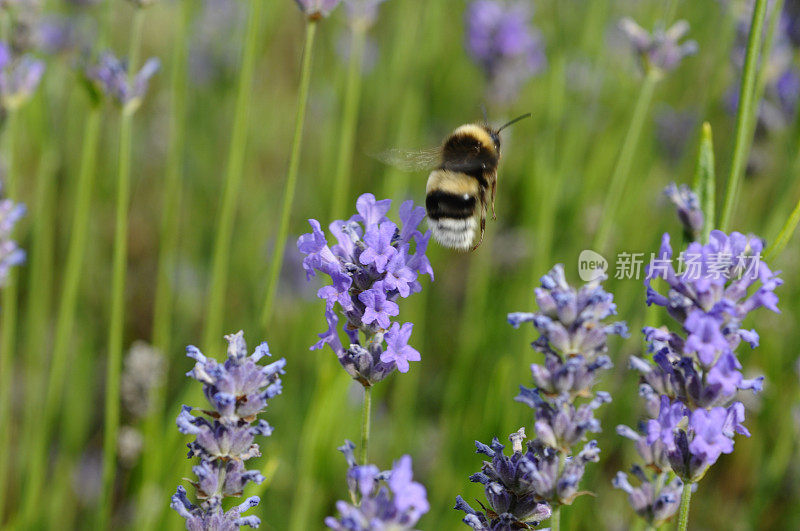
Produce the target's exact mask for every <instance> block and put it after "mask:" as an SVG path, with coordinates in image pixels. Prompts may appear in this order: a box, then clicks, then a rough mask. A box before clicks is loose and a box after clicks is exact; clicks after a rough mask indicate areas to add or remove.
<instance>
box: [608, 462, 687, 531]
mask: <svg viewBox="0 0 800 531" xmlns="http://www.w3.org/2000/svg"><path fill="white" fill-rule="evenodd" d="M631 475H632V476H633V477H634V478H636V479H637V480H638V482H639V485H638V486H633V485H631V483H630V481H629V480H628V475H627V474H626V473H625V472H617V475H616V477H615V478H614V479H613V481H612V482H611V483H612V485H614V488H617V489H620V490H623V491H625V492H626V493H628V502H629V503H630V504H631V507H632V508H633V510H634V512H636V514H637V515H639V516H640V517H642V518H643V519H644V520H645V521H646V522H647V523H648V524H650V525H651V526H653V527H659V526H660V525H661V524H663V523H665V522H666V521H668V520H669V519H670V518H672V517H673V516H674V515H675V513H677V512H678V508H679V507H680V505H681V490H682V489H683V482H682V481H681V480H680V478H673V479H672V481H670V482H669V483H666V479H663V480H662V485H663V486H661V487H660V488H659V487H658V482H657V481H655V480H654V479H651V478H649V477H648V476H647V474H646V473H645V471H644V470H643V469H642V468H641V467H639V466H634V467H633V468H632V470H631ZM663 483H666V484H663Z"/></svg>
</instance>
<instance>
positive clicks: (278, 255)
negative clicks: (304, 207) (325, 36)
mask: <svg viewBox="0 0 800 531" xmlns="http://www.w3.org/2000/svg"><path fill="white" fill-rule="evenodd" d="M316 31H317V21H316V20H309V21H308V22H306V42H305V47H304V48H303V65H302V70H301V74H300V91H299V93H298V97H297V98H298V100H297V118H296V121H295V128H294V139H293V140H292V153H291V156H290V158H289V172H288V174H287V176H286V189H285V191H284V194H283V206H282V208H281V218H280V222H279V225H278V235H277V237H276V238H275V246H274V247H273V250H272V263H271V264H270V270H269V279H268V281H267V295H266V298H265V300H264V309H263V310H262V312H261V325H262V327H264V328H266V327H267V325H268V324H269V320H270V318H271V317H272V305H273V301H274V299H275V292H276V291H277V289H278V277H279V276H280V272H281V266H282V265H283V253H284V251H285V249H286V239H287V238H288V237H289V219H290V218H291V212H292V203H293V202H294V191H295V188H296V186H297V173H298V171H299V169H300V151H301V149H300V148H301V146H302V142H303V123H304V122H305V119H306V104H307V102H308V89H309V86H310V85H311V62H312V61H311V60H312V58H313V49H314V35H315V34H316Z"/></svg>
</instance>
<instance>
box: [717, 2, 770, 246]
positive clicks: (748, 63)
mask: <svg viewBox="0 0 800 531" xmlns="http://www.w3.org/2000/svg"><path fill="white" fill-rule="evenodd" d="M766 12H767V0H756V4H755V7H754V8H753V18H752V23H751V26H750V37H749V38H748V41H747V55H746V57H745V61H744V75H743V77H742V86H741V88H740V90H739V110H738V112H737V114H736V142H735V144H734V148H733V162H732V163H731V172H730V176H729V177H728V186H727V188H726V190H725V203H724V205H723V207H722V217H721V219H720V228H721V229H722V230H723V231H724V232H727V231H728V230H729V229H730V224H731V217H732V216H733V209H734V207H735V206H736V201H737V199H738V195H739V188H740V187H741V180H742V175H743V174H744V169H745V165H746V163H747V157H748V155H749V153H750V145H751V143H752V140H753V131H752V127H751V125H750V124H751V121H752V120H753V114H754V113H755V107H756V106H757V105H758V102H757V101H754V97H753V96H754V93H753V92H754V91H753V87H754V86H755V82H756V71H757V68H758V57H759V50H760V48H761V34H762V32H763V29H764V19H765V17H766Z"/></svg>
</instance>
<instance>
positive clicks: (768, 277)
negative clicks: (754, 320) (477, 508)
mask: <svg viewBox="0 0 800 531" xmlns="http://www.w3.org/2000/svg"><path fill="white" fill-rule="evenodd" d="M668 193H669V194H670V195H672V196H673V197H674V198H676V199H677V200H676V201H675V202H676V204H677V205H678V212H679V217H680V218H681V221H683V222H684V223H685V224H690V223H687V220H690V219H691V215H692V214H691V213H690V212H688V211H691V210H698V209H697V206H696V204H694V206H692V205H693V203H696V198H692V197H691V195H690V192H689V191H688V190H687V189H684V190H682V191H681V190H678V189H677V188H676V187H675V186H674V185H673V186H672V187H671V188H670V190H669V192H668ZM698 212H699V210H698ZM762 246H763V244H762V242H761V240H759V239H758V238H754V237H748V236H745V235H743V234H740V233H738V232H734V233H731V234H730V235H727V234H725V233H723V232H721V231H718V230H715V231H712V232H711V238H710V241H709V243H707V244H705V245H702V244H700V243H698V242H692V243H690V244H689V245H688V247H687V249H686V251H685V252H684V253H681V255H680V257H679V261H680V264H681V270H680V271H676V270H675V269H674V267H673V265H672V255H673V252H672V247H671V246H670V238H669V235H668V234H664V236H663V238H662V242H661V249H660V250H659V252H658V256H657V258H654V259H653V260H652V261H651V263H650V265H649V266H648V268H647V278H646V280H645V285H646V287H647V298H646V302H647V304H648V305H650V304H656V305H658V306H663V307H664V308H666V310H667V312H668V313H669V314H670V315H671V316H672V317H673V318H674V319H675V320H676V321H677V322H678V324H679V325H680V326H679V328H678V331H673V330H670V329H669V328H667V327H661V328H653V327H645V328H644V330H643V333H644V336H645V341H646V342H647V344H648V350H649V351H650V352H651V353H652V354H653V361H652V362H650V361H649V360H645V359H642V358H639V357H635V356H634V357H632V358H631V360H630V365H631V368H633V369H635V370H637V371H638V372H639V373H640V374H641V384H640V388H639V389H640V393H639V394H640V395H641V396H642V397H644V398H645V400H646V403H647V410H648V413H649V415H651V416H654V417H656V418H650V419H649V420H648V421H647V422H646V423H645V424H644V429H643V430H642V431H644V432H646V435H640V434H639V433H637V432H635V431H634V430H632V429H630V428H628V427H626V426H619V427H618V428H617V431H618V432H619V433H620V434H621V435H623V436H625V437H627V438H629V439H632V440H634V441H636V448H637V451H638V452H639V454H640V456H641V457H642V460H643V461H644V465H645V466H646V467H647V469H649V470H651V471H652V472H651V474H650V475H648V473H646V472H645V471H644V469H643V468H642V467H641V466H638V465H636V466H634V467H633V475H634V476H635V477H636V478H638V480H639V486H638V487H634V486H633V485H631V484H630V482H629V481H628V479H627V476H626V475H625V474H624V473H622V472H620V473H619V474H618V475H617V478H616V479H615V480H614V482H613V483H614V486H615V487H617V488H620V489H622V490H624V491H625V492H627V493H628V497H629V501H630V503H631V505H632V506H633V508H634V510H635V511H636V513H637V514H638V515H639V516H641V517H642V518H644V519H645V520H646V521H647V522H648V523H649V524H650V525H653V526H658V525H660V524H661V523H663V522H665V521H666V520H667V519H669V518H670V517H672V515H674V513H675V512H676V511H677V509H678V506H679V505H680V501H679V494H678V492H679V490H681V489H682V488H683V483H686V482H689V483H695V482H697V481H699V480H700V479H702V478H703V476H704V475H705V474H706V472H707V471H708V469H709V467H710V466H711V465H713V464H714V463H715V462H716V461H717V460H718V459H719V457H720V455H722V454H726V453H731V452H732V451H733V447H734V435H735V434H736V433H739V434H742V435H745V436H749V435H750V433H749V432H748V431H747V429H746V428H745V427H744V426H743V424H742V423H743V422H744V417H745V411H744V405H743V404H742V403H741V402H738V401H735V398H736V394H737V392H738V391H740V390H752V391H753V392H757V391H759V390H760V389H761V385H762V380H763V377H759V378H755V379H751V380H748V379H745V378H744V377H743V375H742V373H741V368H742V367H741V364H740V363H739V360H738V358H737V357H736V353H735V350H736V348H737V347H738V346H739V344H740V343H741V341H742V340H744V341H745V342H746V343H749V344H750V346H751V347H753V348H755V347H756V346H757V345H758V334H757V333H756V331H755V330H746V329H744V328H742V322H743V320H744V319H745V317H746V316H747V315H748V314H749V313H750V312H751V311H753V310H755V309H757V308H761V307H765V308H769V309H771V310H773V311H775V312H777V311H778V308H777V303H778V298H777V296H776V295H775V289H776V288H777V287H778V286H780V285H781V284H782V281H781V279H780V278H778V273H773V272H772V271H771V270H770V269H769V267H768V266H767V264H765V263H764V262H763V261H761V254H760V253H761V250H762ZM653 278H662V279H663V280H664V281H665V283H666V284H667V286H668V293H667V294H666V295H664V294H662V293H659V292H658V291H656V290H655V289H654V288H653V287H652V285H651V281H652V279H653ZM670 469H671V472H674V473H675V474H676V475H677V478H676V479H675V480H674V481H672V482H671V483H669V484H667V483H666V479H667V477H668V475H669V473H670Z"/></svg>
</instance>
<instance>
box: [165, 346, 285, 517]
mask: <svg viewBox="0 0 800 531" xmlns="http://www.w3.org/2000/svg"><path fill="white" fill-rule="evenodd" d="M225 339H227V341H228V359H227V360H225V362H224V363H218V362H217V361H216V360H214V359H212V358H207V357H206V356H204V355H203V354H202V353H201V352H200V351H199V350H198V349H197V348H196V347H193V346H189V347H187V349H186V351H187V355H188V356H189V357H191V358H194V359H195V360H196V363H195V366H194V368H193V369H192V370H191V371H189V372H188V373H187V376H189V377H191V378H194V379H195V380H197V381H198V382H200V383H202V384H203V393H204V394H205V396H206V398H207V399H208V402H209V404H210V405H211V407H212V408H213V410H214V411H213V412H208V411H205V410H195V409H194V408H192V407H189V406H183V407H182V408H181V412H180V414H179V415H178V418H177V420H176V423H177V425H178V430H179V431H180V432H181V433H184V434H187V435H194V436H195V440H194V441H192V442H191V443H189V444H188V445H187V446H188V447H189V457H190V458H192V457H198V458H199V459H200V462H199V464H197V465H195V466H194V467H192V471H193V472H194V474H195V476H197V481H196V482H193V483H192V484H193V485H194V487H195V495H196V497H197V499H198V500H199V501H200V505H199V506H198V505H195V504H192V503H191V502H190V501H189V499H188V498H187V496H186V490H185V489H184V488H183V487H182V486H178V491H177V493H176V494H174V495H173V496H172V504H171V505H170V506H171V507H172V508H173V509H174V510H175V511H177V512H178V514H180V515H181V516H183V517H184V518H185V519H186V528H187V529H189V530H206V529H215V530H217V529H220V530H223V529H224V530H231V531H233V530H235V529H238V528H239V527H240V526H243V525H248V526H251V527H258V526H259V524H260V520H259V519H258V518H257V517H255V516H248V517H244V518H242V517H240V513H242V512H244V511H246V510H247V509H249V508H251V507H255V506H256V505H257V504H258V502H259V499H258V497H256V496H254V497H252V498H248V499H247V501H246V502H245V503H244V504H242V505H239V506H238V507H234V508H233V509H230V510H229V511H227V512H224V511H223V510H222V501H223V499H224V498H226V497H230V496H241V495H242V492H243V491H244V488H245V486H246V485H247V483H249V482H251V481H252V482H254V483H257V484H258V483H261V482H262V481H264V477H263V476H262V475H261V474H260V473H259V471H258V470H246V469H245V466H244V461H246V460H248V459H251V458H253V457H259V456H260V455H261V452H260V449H259V447H258V444H257V443H256V442H255V437H256V436H263V437H268V436H270V435H271V434H272V427H271V426H270V425H269V424H268V423H267V422H266V421H265V420H259V419H258V418H257V415H258V414H259V413H260V412H261V411H263V409H264V408H265V407H266V406H267V400H269V399H271V398H273V397H275V396H277V395H278V394H280V393H281V380H280V375H281V374H283V372H284V371H283V368H284V366H285V365H286V360H285V359H280V360H278V361H276V362H273V363H271V364H268V365H259V364H258V362H259V361H260V360H261V359H262V358H263V357H264V356H270V352H269V348H268V347H267V344H266V343H261V344H260V345H259V346H258V347H256V349H255V351H254V352H253V354H250V355H248V353H247V345H246V344H245V341H244V336H243V333H242V332H241V331H239V332H238V333H236V334H230V335H227V336H225ZM193 411H200V412H202V413H205V414H206V415H207V416H205V417H204V416H199V415H198V416H195V415H193V414H192V412H193ZM253 422H255V425H253Z"/></svg>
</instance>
